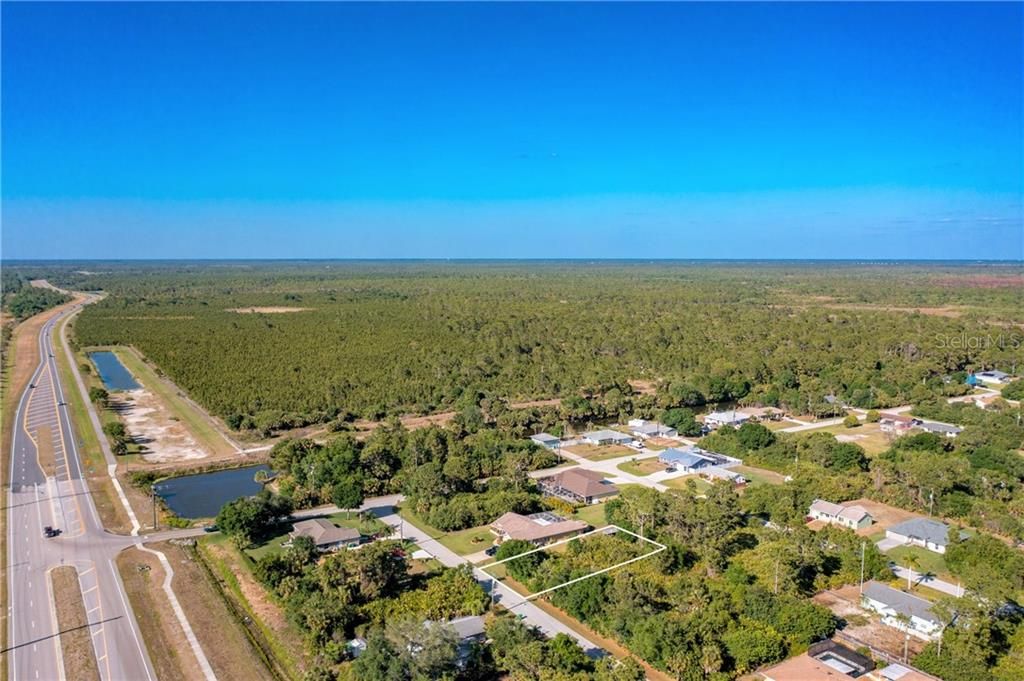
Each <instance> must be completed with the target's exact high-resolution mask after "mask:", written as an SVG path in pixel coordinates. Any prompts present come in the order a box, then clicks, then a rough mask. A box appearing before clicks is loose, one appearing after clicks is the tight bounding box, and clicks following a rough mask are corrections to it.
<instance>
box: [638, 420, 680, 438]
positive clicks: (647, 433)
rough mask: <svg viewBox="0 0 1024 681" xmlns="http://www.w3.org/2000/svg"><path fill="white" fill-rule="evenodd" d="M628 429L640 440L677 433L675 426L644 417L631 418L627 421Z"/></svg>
mask: <svg viewBox="0 0 1024 681" xmlns="http://www.w3.org/2000/svg"><path fill="white" fill-rule="evenodd" d="M629 431H630V432H631V433H633V437H636V438H638V439H640V440H646V439H647V438H649V437H675V436H676V435H678V434H679V433H678V432H677V431H676V429H675V428H669V427H668V426H666V425H664V424H661V423H658V422H657V421H645V420H644V419H632V420H631V421H630V422H629Z"/></svg>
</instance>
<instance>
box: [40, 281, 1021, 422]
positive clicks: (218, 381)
mask: <svg viewBox="0 0 1024 681" xmlns="http://www.w3.org/2000/svg"><path fill="white" fill-rule="evenodd" d="M89 270H96V271H97V273H95V274H90V275H88V276H87V275H82V274H79V273H76V272H75V271H74V270H69V269H65V270H63V271H52V270H48V271H45V274H46V276H48V277H51V278H52V279H51V280H52V281H59V282H63V283H65V284H66V285H69V286H78V287H82V288H102V289H105V290H107V291H108V292H109V293H110V295H109V297H108V298H107V299H106V300H104V301H103V302H102V303H99V304H96V305H91V306H89V307H88V308H87V309H86V310H85V312H83V314H82V316H81V318H80V320H79V321H78V323H77V329H76V333H77V337H78V341H79V342H80V343H81V344H82V345H94V344H95V345H100V344H118V343H123V344H131V345H134V346H136V347H137V348H138V349H139V350H141V351H142V352H143V353H144V354H145V355H147V356H148V357H149V358H150V359H152V360H153V361H154V362H156V363H157V364H158V365H159V366H160V367H161V368H162V369H163V370H164V371H165V372H166V373H167V374H168V375H169V376H170V377H171V378H172V379H173V380H175V381H176V382H177V383H178V384H179V385H181V386H182V387H183V388H184V389H186V390H187V391H188V392H189V393H190V394H191V395H192V396H193V397H194V398H195V399H197V400H198V401H199V402H201V403H202V404H204V405H205V406H206V407H208V408H209V409H210V410H211V411H212V412H214V413H216V414H217V415H219V416H221V417H222V418H224V419H225V421H226V422H227V423H228V424H229V425H231V426H232V427H234V428H239V429H255V430H260V431H271V430H283V429H288V428H291V427H297V426H302V425H305V424H309V423H317V422H328V421H334V420H338V419H341V420H344V419H346V418H352V417H366V418H373V419H379V418H382V417H385V416H388V415H394V414H403V413H418V414H425V413H431V412H437V411H444V410H448V409H452V408H460V407H461V406H463V405H464V404H465V402H466V401H467V399H466V398H467V397H468V396H472V397H471V399H476V398H475V396H477V395H481V396H485V397H486V398H489V399H492V400H498V399H500V400H506V401H516V400H529V399H539V398H551V397H557V398H566V399H567V402H566V404H565V406H564V408H563V409H562V411H563V412H564V413H563V414H561V416H564V417H565V418H567V419H570V420H581V419H582V420H587V419H593V418H600V417H601V416H602V413H609V412H610V415H617V414H618V413H622V412H623V411H626V412H628V411H629V409H626V408H624V406H623V404H622V401H623V400H627V401H628V400H638V399H639V397H638V396H637V395H635V394H631V393H632V392H633V390H632V388H631V387H630V381H637V380H641V381H646V382H648V383H649V384H650V385H653V386H654V387H655V388H656V390H657V396H656V397H655V398H652V399H654V400H655V401H656V403H657V406H658V407H659V408H669V407H673V406H684V407H698V406H701V405H703V404H716V403H720V402H722V401H731V400H743V401H746V402H752V403H761V404H765V405H778V406H782V407H785V408H788V409H791V410H794V411H799V412H807V411H811V412H816V413H828V412H829V410H831V409H834V406H833V405H834V404H835V402H836V401H837V400H838V401H840V402H848V403H850V404H854V405H856V406H861V407H885V406H889V405H894V404H898V403H906V402H909V401H919V398H922V397H925V396H933V395H939V394H955V393H957V392H959V391H962V390H963V388H961V387H960V386H959V385H958V382H959V380H960V378H961V377H962V375H963V374H958V373H957V372H963V371H965V370H968V369H971V368H976V367H982V366H984V367H989V366H998V367H1004V366H1006V367H1009V365H1010V364H1011V363H1012V361H1013V357H1014V355H1019V347H1020V341H1021V340H1022V339H1024V332H1021V331H1019V329H1018V327H1016V326H1012V325H1011V323H1012V322H1014V316H1015V315H1017V314H1018V312H1019V298H1020V295H1021V292H1022V279H1021V276H1020V274H1019V270H1015V269H1013V268H1009V267H979V268H968V267H945V268H942V267H911V266H905V267H893V266H879V267H867V266H863V267H853V266H836V267H821V266H818V267H811V266H807V265H800V264H789V265H782V264H775V265H760V266H755V265H750V264H746V265H743V266H739V265H716V266H710V265H678V264H674V265H669V264H655V265H623V264H610V265H594V266H583V265H580V264H567V263H547V264H538V265H526V264H509V263H483V264H461V265H458V264H457V265H445V264H432V263H408V264H402V263H285V264H250V263H243V262H239V263H224V264H217V265H206V266H202V265H178V266H173V265H170V264H152V265H146V266H140V265H126V264H120V265H119V264H116V263H115V264H109V265H107V264H104V265H103V266H102V267H99V266H98V265H95V264H93V265H91V266H89ZM249 307H277V308H280V307H288V308H301V309H302V310H301V311H293V312H281V313H276V314H268V313H255V314H240V313H238V312H234V311H232V310H234V309H236V308H249ZM885 308H900V309H898V310H894V309H885ZM917 308H925V312H926V313H925V314H922V313H916V312H913V309H917ZM932 308H942V309H941V310H935V309H932ZM939 312H941V314H942V315H948V316H940V314H938V313H939ZM1018 316H1019V315H1018ZM1017 321H1019V320H1017ZM965 338H966V339H968V341H977V342H963V339H965ZM1015 342H1016V345H1015ZM950 376H952V379H951V380H949V377H950ZM944 377H946V378H947V380H946V381H944V380H943V379H944ZM610 391H615V392H614V393H613V394H612V395H611V399H610V400H609V399H608V393H609V392H610ZM833 397H835V399H834V400H833V399H832V398H833ZM580 400H589V405H588V404H581V403H580ZM609 402H611V404H609ZM626 406H627V407H628V406H630V405H626Z"/></svg>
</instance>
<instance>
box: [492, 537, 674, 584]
mask: <svg viewBox="0 0 1024 681" xmlns="http://www.w3.org/2000/svg"><path fill="white" fill-rule="evenodd" d="M608 530H615V532H624V533H625V534H628V535H630V536H633V537H636V538H637V539H639V540H641V541H643V542H647V543H648V544H654V546H656V547H657V548H655V549H654V550H653V551H648V552H647V553H645V554H643V555H640V556H636V557H634V558H630V559H629V560H624V561H622V562H621V563H616V564H615V565H611V566H609V567H606V568H601V569H600V570H595V571H594V572H591V573H590V574H589V575H583V576H582V577H576V578H575V579H570V580H569V581H568V582H565V583H564V584H559V585H557V586H553V587H550V588H548V589H544V590H542V591H538V592H536V593H532V594H529V595H528V596H523V597H522V598H523V600H524V601H532V600H534V599H535V598H539V597H541V596H543V595H545V594H548V593H551V592H552V591H557V590H558V589H562V588H564V587H567V586H569V585H570V584H576V583H577V582H582V581H583V580H585V579H590V578H591V577H596V576H598V575H602V574H604V573H606V572H611V571H612V570H616V569H618V568H620V567H625V566H627V565H629V564H630V563H635V562H637V561H638V560H643V559H645V558H650V557H651V556H653V555H656V554H658V553H661V552H662V551H664V550H665V549H667V548H668V547H667V546H665V545H664V544H662V543H660V542H656V541H654V540H653V539H648V538H647V537H644V536H641V535H639V534H637V533H636V532H631V531H630V530H627V529H626V528H624V527H619V526H618V525H605V526H604V527H600V528H598V529H596V530H590V531H589V532H584V533H583V534H578V535H576V536H574V537H568V538H566V539H560V540H559V541H556V542H554V543H553V544H547V545H545V546H538V547H537V548H535V549H531V550H530V551H524V552H523V553H519V554H516V555H514V556H511V557H509V558H502V559H501V560H498V561H495V562H493V563H488V564H487V565H481V566H480V567H478V568H477V569H479V570H480V571H481V572H483V573H484V574H485V575H487V576H488V577H490V578H491V579H492V580H495V581H501V580H500V579H498V578H497V577H495V576H494V575H492V574H491V573H490V572H488V571H487V570H489V569H490V568H492V567H496V566H498V565H502V564H504V563H508V562H511V561H513V560H517V559H519V558H523V557H525V556H529V555H530V554H533V553H538V552H540V551H546V550H548V549H552V548H554V547H556V546H560V545H562V544H568V543H569V542H572V541H576V540H577V539H584V538H586V537H589V536H591V535H594V534H597V533H601V534H608Z"/></svg>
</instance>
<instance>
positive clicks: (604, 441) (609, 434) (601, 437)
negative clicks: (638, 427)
mask: <svg viewBox="0 0 1024 681" xmlns="http://www.w3.org/2000/svg"><path fill="white" fill-rule="evenodd" d="M583 441H584V442H587V443H588V444H592V445H628V444H629V443H630V442H632V441H633V436H632V435H627V434H626V433H620V432H619V431H617V430H608V429H604V430H592V431H590V432H589V433H583Z"/></svg>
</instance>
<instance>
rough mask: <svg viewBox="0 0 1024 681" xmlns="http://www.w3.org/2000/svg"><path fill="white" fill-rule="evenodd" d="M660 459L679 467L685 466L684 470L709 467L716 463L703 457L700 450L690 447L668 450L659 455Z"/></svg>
mask: <svg viewBox="0 0 1024 681" xmlns="http://www.w3.org/2000/svg"><path fill="white" fill-rule="evenodd" d="M658 459H659V460H661V461H667V462H669V463H672V464H675V465H677V466H683V467H684V468H696V467H699V466H709V465H711V464H713V463H714V461H713V460H711V459H709V458H708V457H706V456H701V453H700V450H698V449H697V448H696V447H690V448H689V449H675V448H672V449H666V450H665V451H663V452H662V453H661V454H659V455H658Z"/></svg>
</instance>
